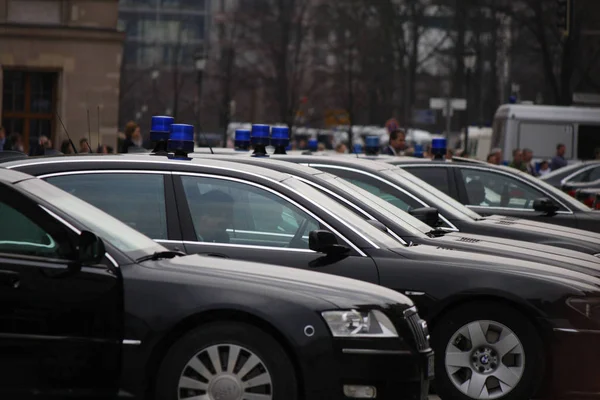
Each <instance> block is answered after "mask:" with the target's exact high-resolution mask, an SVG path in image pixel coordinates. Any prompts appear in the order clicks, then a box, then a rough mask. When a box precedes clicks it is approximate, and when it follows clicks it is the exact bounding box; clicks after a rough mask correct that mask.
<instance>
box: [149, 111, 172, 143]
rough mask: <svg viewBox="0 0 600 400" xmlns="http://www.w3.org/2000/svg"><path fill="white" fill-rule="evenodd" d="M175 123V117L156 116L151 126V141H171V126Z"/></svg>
mask: <svg viewBox="0 0 600 400" xmlns="http://www.w3.org/2000/svg"><path fill="white" fill-rule="evenodd" d="M174 122H175V118H173V117H165V116H154V117H152V123H151V125H150V140H151V141H153V142H158V141H160V140H169V133H170V132H171V125H173V123H174Z"/></svg>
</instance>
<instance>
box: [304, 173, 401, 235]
mask: <svg viewBox="0 0 600 400" xmlns="http://www.w3.org/2000/svg"><path fill="white" fill-rule="evenodd" d="M294 176H295V175H294ZM295 177H296V178H297V179H299V180H301V181H302V182H304V183H306V184H308V185H311V186H313V187H315V188H318V189H320V190H322V191H324V192H325V193H328V194H330V195H331V196H333V197H335V198H336V199H338V200H340V201H342V202H343V203H345V204H347V205H349V206H350V207H352V208H354V209H355V210H356V211H358V212H359V213H360V214H362V215H364V216H365V217H367V218H368V219H372V220H376V218H375V217H373V216H372V215H371V214H369V213H368V212H366V211H365V210H363V209H362V208H360V207H359V206H357V205H356V204H354V203H353V202H351V201H349V200H346V199H345V198H344V197H342V196H340V195H338V194H337V193H334V192H333V191H331V190H329V189H326V188H324V187H323V186H321V185H319V184H317V183H315V182H312V181H310V180H308V179H305V178H302V177H300V176H295ZM385 229H386V230H387V233H388V234H389V235H390V236H392V237H393V238H394V239H396V240H398V241H399V242H400V243H402V244H403V245H408V242H406V241H405V240H404V239H402V238H401V237H400V236H398V235H396V233H394V232H393V231H392V230H391V229H390V228H388V227H387V226H386V227H385Z"/></svg>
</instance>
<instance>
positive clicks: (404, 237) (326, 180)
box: [194, 154, 600, 276]
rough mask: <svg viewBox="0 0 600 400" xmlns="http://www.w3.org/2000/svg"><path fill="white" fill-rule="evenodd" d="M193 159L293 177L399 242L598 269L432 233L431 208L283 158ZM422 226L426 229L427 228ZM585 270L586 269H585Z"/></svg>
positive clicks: (540, 250) (506, 244) (546, 252)
mask: <svg viewBox="0 0 600 400" xmlns="http://www.w3.org/2000/svg"><path fill="white" fill-rule="evenodd" d="M194 156H199V157H207V158H213V159H220V160H226V161H233V162H238V163H244V164H249V165H255V166H259V167H264V168H268V169H272V170H275V171H279V172H282V173H286V174H290V175H293V176H295V177H297V178H298V179H300V180H302V181H304V182H306V183H308V184H310V185H311V186H313V187H314V188H316V189H318V190H319V191H321V192H322V193H323V194H325V195H327V196H329V197H330V198H332V199H333V200H336V201H338V203H340V204H342V205H344V206H346V207H347V208H348V209H349V210H350V211H353V212H355V213H356V214H358V215H360V216H362V217H363V218H364V219H365V220H367V221H369V222H370V223H371V224H373V225H374V226H378V224H379V223H381V224H382V226H381V229H383V230H384V231H386V232H389V233H390V234H392V235H394V236H395V237H396V238H398V240H400V241H401V242H402V243H404V244H408V243H413V244H426V245H431V246H443V247H445V248H451V249H455V250H462V251H469V252H475V253H480V254H492V255H497V256H501V257H510V258H517V259H520V260H526V261H534V262H543V263H545V264H548V265H555V266H557V267H562V266H565V265H569V266H570V267H573V268H577V269H579V270H580V271H582V272H590V273H595V272H596V271H595V268H599V267H600V265H599V264H600V258H598V257H594V256H593V255H591V254H586V253H582V252H578V251H573V250H568V249H564V248H562V247H558V246H548V245H543V244H537V243H533V242H526V241H522V240H514V239H510V238H501V237H498V236H483V235H475V234H465V233H464V232H454V231H447V230H442V229H437V228H436V226H437V224H438V223H439V215H438V212H437V210H436V209H433V208H427V207H423V208H410V207H409V212H405V211H404V210H402V209H401V208H398V207H395V206H394V205H392V203H390V202H388V201H385V200H383V199H382V198H380V197H377V196H375V195H374V194H372V193H370V192H368V191H367V190H365V189H363V188H361V187H360V186H357V185H354V184H352V183H350V182H348V181H346V180H345V179H343V178H341V177H339V176H336V175H333V174H330V173H327V172H323V171H321V170H318V169H315V168H310V167H306V166H304V165H301V164H296V163H292V162H284V161H282V160H283V158H278V159H275V158H272V157H239V156H227V155H225V156H224V155H218V154H215V155H205V154H202V155H194ZM411 214H414V215H416V216H417V217H418V218H421V219H418V218H417V217H415V216H413V215H411ZM428 220H429V221H428ZM427 222H429V223H430V224H431V225H427ZM586 268H590V269H591V270H586ZM599 276H600V275H599Z"/></svg>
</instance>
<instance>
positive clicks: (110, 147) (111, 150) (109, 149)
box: [106, 146, 115, 154]
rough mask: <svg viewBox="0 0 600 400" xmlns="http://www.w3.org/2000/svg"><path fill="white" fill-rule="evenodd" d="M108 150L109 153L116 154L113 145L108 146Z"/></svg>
mask: <svg viewBox="0 0 600 400" xmlns="http://www.w3.org/2000/svg"><path fill="white" fill-rule="evenodd" d="M106 151H108V154H115V149H113V147H112V146H106Z"/></svg>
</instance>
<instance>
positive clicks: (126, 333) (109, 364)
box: [0, 168, 433, 400]
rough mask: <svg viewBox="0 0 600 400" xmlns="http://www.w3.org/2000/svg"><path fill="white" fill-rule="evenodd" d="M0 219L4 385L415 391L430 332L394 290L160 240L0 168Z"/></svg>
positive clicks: (208, 392)
mask: <svg viewBox="0 0 600 400" xmlns="http://www.w3.org/2000/svg"><path fill="white" fill-rule="evenodd" d="M133 185H134V187H135V182H133ZM146 201H147V202H149V203H152V199H151V198H148V199H146ZM124 206H125V207H127V205H126V204H124ZM0 221H1V224H0V284H1V285H0V296H1V298H2V308H0V318H1V319H2V324H0V347H1V351H2V357H0V371H2V373H1V374H0V397H1V398H3V399H4V398H7V399H9V398H10V399H20V398H25V396H28V395H37V396H38V397H39V396H43V398H48V397H53V398H54V397H55V398H59V399H64V398H73V397H83V398H113V397H114V396H115V395H116V394H117V393H118V394H119V398H139V399H142V398H144V399H147V398H156V399H160V400H175V399H177V400H179V399H203V398H210V399H218V398H221V399H228V398H232V399H240V398H243V399H254V400H268V399H271V400H288V399H298V400H299V399H301V398H304V397H301V396H306V397H305V398H310V399H332V398H340V397H341V396H342V394H344V396H345V397H347V398H383V399H395V398H400V397H406V398H412V399H423V398H426V396H427V392H428V379H429V378H430V377H431V375H432V373H433V370H432V361H433V358H432V352H431V350H430V346H429V342H428V335H429V333H428V331H427V327H426V324H425V322H424V321H423V320H421V319H420V318H419V316H418V314H417V312H416V309H415V307H414V305H413V303H412V302H411V301H410V299H408V298H407V297H405V296H403V295H401V294H399V293H397V292H394V291H391V290H389V289H385V288H383V287H381V286H376V285H371V284H367V283H364V282H360V281H355V280H351V279H346V278H342V277H334V276H331V275H324V274H320V273H317V272H312V271H301V270H298V269H290V268H284V267H279V266H268V265H264V264H257V263H249V262H243V261H232V260H226V259H219V258H209V257H200V256H197V255H190V256H185V255H184V254H182V253H179V252H173V251H169V250H168V249H166V248H165V247H163V246H161V245H160V244H158V243H157V242H155V241H153V240H151V239H149V238H148V237H146V236H144V235H142V234H140V233H138V232H137V231H135V230H134V229H132V228H130V227H129V226H127V225H125V224H123V223H122V222H120V221H118V220H117V219H115V218H113V217H111V216H109V215H107V214H105V213H104V212H102V211H100V210H99V209H97V208H95V207H92V206H91V205H89V204H87V203H85V202H83V201H81V200H80V199H78V198H76V197H74V196H71V195H69V194H68V193H65V192H64V191H62V190H59V189H58V188H56V187H55V186H52V185H50V184H48V183H46V182H43V181H41V180H39V179H36V178H33V177H31V176H28V175H25V174H23V173H20V172H17V171H10V170H5V169H1V168H0ZM227 396H229V397H227ZM27 398H29V397H27Z"/></svg>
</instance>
